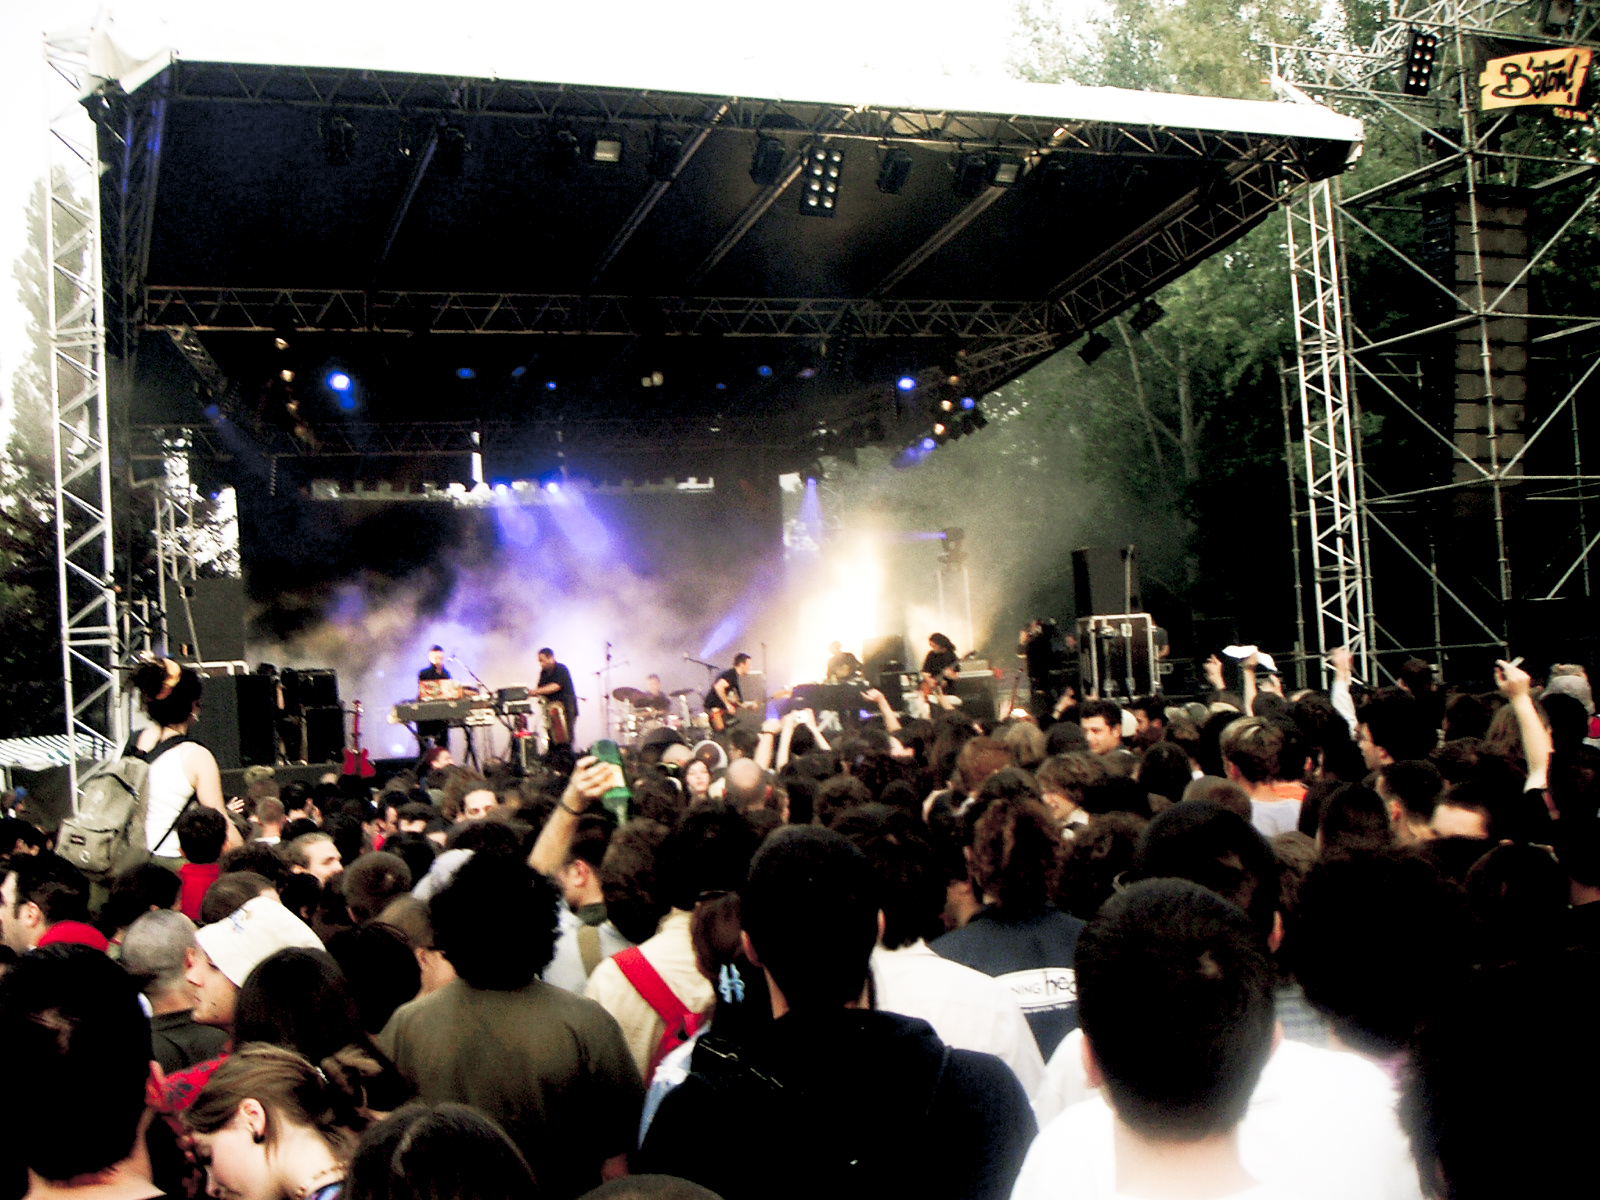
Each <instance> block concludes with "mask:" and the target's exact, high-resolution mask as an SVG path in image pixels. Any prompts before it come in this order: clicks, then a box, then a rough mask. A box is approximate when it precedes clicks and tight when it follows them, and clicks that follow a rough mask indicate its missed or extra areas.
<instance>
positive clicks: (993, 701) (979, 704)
mask: <svg viewBox="0 0 1600 1200" xmlns="http://www.w3.org/2000/svg"><path fill="white" fill-rule="evenodd" d="M950 691H951V694H952V695H954V696H955V697H956V698H957V699H959V700H960V701H961V715H962V716H964V717H970V718H971V719H972V720H974V721H993V720H995V719H996V718H997V716H998V715H999V712H1000V697H999V693H998V687H997V685H996V683H995V678H994V676H993V675H989V674H984V675H971V676H967V677H966V678H963V679H957V680H956V681H955V682H954V683H952V684H951V685H950Z"/></svg>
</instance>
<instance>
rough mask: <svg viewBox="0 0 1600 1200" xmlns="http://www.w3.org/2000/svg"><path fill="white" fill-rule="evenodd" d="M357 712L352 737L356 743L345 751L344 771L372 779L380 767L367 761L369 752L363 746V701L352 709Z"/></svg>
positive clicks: (356, 703) (357, 702) (358, 702)
mask: <svg viewBox="0 0 1600 1200" xmlns="http://www.w3.org/2000/svg"><path fill="white" fill-rule="evenodd" d="M352 711H354V713H355V714H356V719H355V725H354V729H353V730H352V732H351V738H352V740H354V742H355V744H356V748H355V749H354V750H352V749H350V748H349V747H348V746H346V747H345V751H344V773H345V774H346V775H359V776H361V778H363V779H371V778H372V777H373V776H374V775H376V774H377V773H378V768H377V767H375V766H373V765H372V764H371V763H370V762H368V761H367V752H366V751H365V750H363V749H362V748H361V701H359V700H357V701H356V702H355V708H354V709H353V710H352Z"/></svg>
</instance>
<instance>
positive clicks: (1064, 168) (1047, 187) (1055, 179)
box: [1037, 154, 1072, 195]
mask: <svg viewBox="0 0 1600 1200" xmlns="http://www.w3.org/2000/svg"><path fill="white" fill-rule="evenodd" d="M1038 175H1039V182H1038V184H1037V186H1038V187H1040V188H1042V189H1043V190H1044V191H1046V192H1049V193H1050V194H1051V195H1061V194H1062V193H1064V192H1065V191H1066V190H1067V189H1068V188H1069V187H1070V186H1071V184H1072V160H1071V159H1070V158H1068V157H1067V156H1066V155H1065V154H1052V155H1050V156H1049V157H1047V158H1046V159H1045V160H1044V162H1043V163H1041V164H1040V165H1039V171H1038Z"/></svg>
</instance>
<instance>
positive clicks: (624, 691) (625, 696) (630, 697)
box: [611, 687, 650, 704]
mask: <svg viewBox="0 0 1600 1200" xmlns="http://www.w3.org/2000/svg"><path fill="white" fill-rule="evenodd" d="M611 698H612V699H613V700H621V701H622V702H623V703H624V704H638V703H640V702H642V701H645V700H648V699H650V693H649V692H641V691H640V690H639V689H638V688H634V687H619V688H614V689H613V690H612V692H611Z"/></svg>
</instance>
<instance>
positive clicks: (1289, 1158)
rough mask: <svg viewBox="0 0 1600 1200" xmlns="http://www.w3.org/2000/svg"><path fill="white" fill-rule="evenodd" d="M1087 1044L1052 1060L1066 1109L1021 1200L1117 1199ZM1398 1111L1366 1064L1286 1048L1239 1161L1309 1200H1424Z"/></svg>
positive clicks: (1074, 1040) (1273, 1061)
mask: <svg viewBox="0 0 1600 1200" xmlns="http://www.w3.org/2000/svg"><path fill="white" fill-rule="evenodd" d="M1082 1039H1083V1033H1082V1031H1081V1030H1075V1031H1073V1032H1072V1033H1069V1034H1068V1035H1067V1036H1066V1037H1065V1038H1064V1039H1063V1040H1062V1042H1061V1045H1060V1046H1058V1047H1056V1052H1055V1053H1054V1054H1052V1055H1051V1056H1050V1062H1049V1064H1048V1065H1047V1066H1046V1068H1045V1071H1046V1074H1047V1075H1048V1076H1049V1079H1050V1087H1051V1089H1052V1090H1053V1091H1054V1092H1055V1094H1056V1102H1057V1103H1060V1104H1063V1105H1064V1106H1066V1107H1065V1108H1064V1111H1063V1112H1062V1113H1061V1115H1060V1116H1059V1117H1057V1118H1056V1119H1055V1120H1054V1121H1053V1122H1051V1123H1050V1124H1049V1125H1048V1126H1046V1127H1045V1128H1044V1129H1042V1130H1041V1131H1040V1133H1039V1136H1038V1137H1037V1138H1036V1139H1035V1140H1034V1143H1033V1146H1032V1148H1031V1149H1030V1150H1029V1151H1028V1160H1027V1162H1026V1163H1025V1164H1024V1165H1023V1168H1022V1176H1021V1177H1020V1178H1019V1179H1018V1181H1017V1189H1016V1190H1015V1191H1014V1192H1013V1193H1012V1200H1018V1198H1019V1197H1021V1198H1023V1200H1034V1198H1036V1197H1037V1198H1038V1200H1043V1198H1044V1197H1045V1196H1046V1195H1050V1196H1053V1197H1055V1198H1056V1200H1060V1197H1063V1196H1070V1197H1072V1200H1105V1198H1108V1197H1111V1196H1112V1195H1114V1193H1115V1180H1116V1172H1115V1162H1114V1155H1113V1150H1112V1145H1113V1140H1112V1121H1113V1119H1114V1118H1113V1115H1112V1112H1111V1109H1110V1107H1109V1105H1107V1103H1106V1102H1105V1100H1104V1099H1103V1098H1102V1096H1101V1094H1100V1093H1099V1091H1097V1090H1095V1089H1091V1088H1090V1087H1089V1086H1088V1084H1087V1081H1086V1080H1085V1078H1084V1074H1083V1057H1082V1054H1083V1047H1082ZM1395 1102H1396V1094H1395V1089H1394V1084H1393V1083H1392V1082H1391V1081H1390V1079H1389V1076H1388V1075H1386V1074H1385V1073H1384V1072H1383V1071H1382V1070H1381V1069H1380V1068H1379V1067H1377V1066H1375V1065H1374V1064H1372V1063H1370V1062H1368V1061H1367V1060H1366V1059H1364V1058H1362V1057H1361V1056H1360V1055H1357V1054H1351V1053H1348V1052H1343V1051H1336V1050H1324V1049H1321V1048H1319V1047H1316V1046H1308V1045H1306V1044H1304V1043H1303V1042H1290V1041H1285V1042H1282V1043H1280V1044H1279V1046H1278V1048H1277V1050H1276V1051H1274V1052H1273V1055H1272V1057H1271V1058H1270V1059H1268V1060H1267V1065H1266V1067H1265V1069H1263V1070H1262V1072H1261V1079H1260V1081H1259V1082H1258V1083H1257V1085H1256V1090H1255V1092H1254V1093H1253V1094H1252V1095H1251V1097H1250V1108H1249V1110H1248V1111H1247V1112H1246V1113H1245V1118H1244V1120H1243V1121H1242V1122H1241V1123H1240V1125H1239V1155H1240V1158H1241V1159H1242V1160H1243V1161H1244V1167H1245V1170H1247V1171H1248V1172H1249V1173H1250V1174H1251V1175H1253V1176H1255V1177H1256V1178H1257V1179H1259V1180H1261V1181H1262V1182H1263V1183H1264V1184H1268V1185H1271V1186H1273V1187H1277V1188H1282V1189H1283V1190H1285V1191H1286V1192H1288V1193H1289V1194H1291V1195H1297V1196H1302V1197H1305V1200H1349V1198H1350V1197H1361V1198H1362V1200H1421V1195H1422V1188H1421V1185H1420V1184H1419V1182H1418V1180H1417V1168H1416V1164H1415V1162H1414V1160H1413V1159H1412V1157H1411V1149H1410V1145H1409V1144H1408V1142H1407V1141H1406V1136H1405V1133H1404V1131H1403V1130H1402V1129H1401V1127H1400V1121H1399V1118H1398V1116H1397V1115H1396V1113H1395ZM1025 1180H1032V1182H1031V1183H1030V1189H1032V1190H1024V1188H1023V1182H1024V1181H1025Z"/></svg>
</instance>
